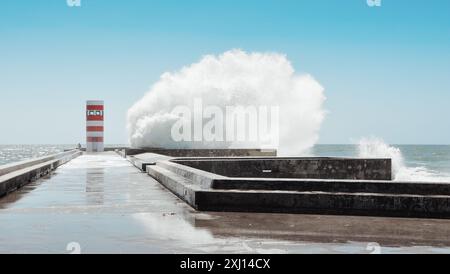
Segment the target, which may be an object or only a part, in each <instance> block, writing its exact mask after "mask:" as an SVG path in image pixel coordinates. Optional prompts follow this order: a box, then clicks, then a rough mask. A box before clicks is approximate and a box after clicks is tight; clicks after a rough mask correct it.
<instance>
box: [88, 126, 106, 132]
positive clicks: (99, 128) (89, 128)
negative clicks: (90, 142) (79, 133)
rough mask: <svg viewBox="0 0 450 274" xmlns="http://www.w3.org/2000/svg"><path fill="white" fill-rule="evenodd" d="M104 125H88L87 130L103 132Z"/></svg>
mask: <svg viewBox="0 0 450 274" xmlns="http://www.w3.org/2000/svg"><path fill="white" fill-rule="evenodd" d="M103 129H104V128H103V127H95V126H88V127H86V131H101V132H103Z"/></svg>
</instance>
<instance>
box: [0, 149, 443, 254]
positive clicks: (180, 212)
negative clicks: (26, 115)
mask: <svg viewBox="0 0 450 274" xmlns="http://www.w3.org/2000/svg"><path fill="white" fill-rule="evenodd" d="M73 242H75V243H79V245H80V247H81V252H82V253H371V252H373V251H378V248H377V245H376V244H369V243H372V242H375V243H377V244H379V245H381V248H380V250H379V251H380V252H381V253H450V248H449V247H450V220H429V219H427V220H425V219H402V218H375V217H347V216H319V215H295V214H265V213H261V214H255V213H220V212H218V213H211V212H208V213H204V212H196V211H195V210H193V209H192V208H191V207H189V206H188V205H187V204H185V203H184V202H182V201H181V200H179V199H178V198H177V197H176V196H175V195H173V194H172V193H171V192H169V191H168V190H166V189H165V188H164V187H162V186H161V185H160V184H159V183H158V182H156V181H155V180H154V179H152V178H150V177H149V176H148V175H147V174H145V173H141V172H140V171H139V170H138V169H136V168H135V167H134V166H132V165H131V164H130V163H129V162H128V161H126V160H125V159H123V158H121V157H119V156H118V155H116V154H114V153H112V152H107V153H102V154H91V155H89V154H87V155H83V156H81V157H79V158H76V159H74V160H72V161H71V162H70V163H68V164H66V165H64V166H62V167H60V168H59V169H57V170H56V171H55V172H54V173H53V174H52V175H51V176H48V177H46V178H44V179H41V180H39V181H37V182H34V183H32V184H29V185H27V186H26V187H24V188H23V189H21V190H19V191H17V192H15V193H12V194H10V195H8V196H6V197H4V198H2V199H0V253H70V252H69V251H68V250H67V246H68V244H70V243H73Z"/></svg>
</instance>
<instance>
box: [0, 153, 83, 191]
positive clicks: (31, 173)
mask: <svg viewBox="0 0 450 274" xmlns="http://www.w3.org/2000/svg"><path fill="white" fill-rule="evenodd" d="M81 154H82V152H81V151H79V150H71V151H66V152H63V153H58V154H54V155H50V156H45V157H41V158H36V159H31V160H26V161H21V162H17V163H11V164H7V165H3V166H0V197H3V196H5V195H7V194H9V193H11V192H13V191H15V190H17V189H19V188H21V187H23V186H25V185H27V184H28V183H30V182H32V181H35V180H37V179H39V178H41V177H43V176H46V175H48V174H49V173H50V172H52V171H53V170H55V169H56V168H58V167H59V166H61V165H63V164H65V163H67V162H69V161H71V160H72V159H74V158H76V157H78V156H80V155H81Z"/></svg>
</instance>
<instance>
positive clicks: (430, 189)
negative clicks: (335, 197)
mask: <svg viewBox="0 0 450 274" xmlns="http://www.w3.org/2000/svg"><path fill="white" fill-rule="evenodd" d="M211 187H212V188H214V189H222V190H232V189H235V190H286V191H301V192H308V191H320V192H331V193H334V192H340V193H343V192H345V193H379V194H383V193H384V194H411V195H450V184H446V183H423V182H394V181H367V180H325V179H323V180H322V179H281V180H280V179H269V178H267V179H258V178H256V179H255V178H227V179H217V180H214V182H212V184H211Z"/></svg>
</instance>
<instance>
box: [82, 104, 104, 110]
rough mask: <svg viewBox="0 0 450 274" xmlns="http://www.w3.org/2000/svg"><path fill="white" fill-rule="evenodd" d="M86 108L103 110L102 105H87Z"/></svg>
mask: <svg viewBox="0 0 450 274" xmlns="http://www.w3.org/2000/svg"><path fill="white" fill-rule="evenodd" d="M86 107H87V110H103V108H104V107H103V106H101V105H87V106H86Z"/></svg>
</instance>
